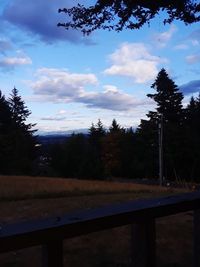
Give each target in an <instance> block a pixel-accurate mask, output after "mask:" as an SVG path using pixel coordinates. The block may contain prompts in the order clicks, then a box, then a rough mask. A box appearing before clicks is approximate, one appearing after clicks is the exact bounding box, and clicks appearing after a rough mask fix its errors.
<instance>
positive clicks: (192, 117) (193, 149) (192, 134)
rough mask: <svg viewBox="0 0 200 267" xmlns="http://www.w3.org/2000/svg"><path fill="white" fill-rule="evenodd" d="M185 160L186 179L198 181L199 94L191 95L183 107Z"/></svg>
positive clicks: (199, 153) (199, 160)
mask: <svg viewBox="0 0 200 267" xmlns="http://www.w3.org/2000/svg"><path fill="white" fill-rule="evenodd" d="M184 130H185V162H184V164H183V169H184V170H185V168H186V166H187V167H188V168H187V171H186V170H185V174H187V176H188V177H186V178H187V179H190V180H195V181H198V182H199V181H200V142H199V136H200V94H199V96H198V97H197V98H194V97H191V99H190V102H189V104H188V106H187V107H186V109H185V127H184Z"/></svg>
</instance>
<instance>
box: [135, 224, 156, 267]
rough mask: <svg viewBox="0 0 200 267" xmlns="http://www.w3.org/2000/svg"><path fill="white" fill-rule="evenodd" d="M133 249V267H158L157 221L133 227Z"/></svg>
mask: <svg viewBox="0 0 200 267" xmlns="http://www.w3.org/2000/svg"><path fill="white" fill-rule="evenodd" d="M131 249H132V251H131V253H132V254H131V258H132V267H155V266H156V229H155V220H153V219H151V220H148V221H146V222H138V223H137V224H133V225H132V226H131Z"/></svg>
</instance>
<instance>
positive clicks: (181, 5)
mask: <svg viewBox="0 0 200 267" xmlns="http://www.w3.org/2000/svg"><path fill="white" fill-rule="evenodd" d="M160 11H165V15H166V17H165V18H164V20H163V22H164V23H172V22H173V21H174V20H180V21H183V22H184V23H185V24H191V23H195V22H199V21H200V4H199V3H198V1H195V0H181V1H180V0H156V1H148V0H137V1H130V0H109V1H105V0H97V1H96V4H95V5H93V6H89V7H85V6H84V5H80V4H78V5H77V6H74V7H72V8H63V9H59V12H62V13H65V14H66V15H67V16H68V17H70V18H71V20H70V21H68V22H66V23H58V26H61V27H64V28H66V29H69V28H73V29H80V30H81V31H82V32H83V33H84V34H90V33H91V32H92V31H94V30H96V29H108V30H115V31H121V30H123V29H131V30H132V29H139V28H141V27H142V26H143V25H144V24H145V23H150V21H151V20H152V19H153V18H155V16H156V15H158V13H159V12H160Z"/></svg>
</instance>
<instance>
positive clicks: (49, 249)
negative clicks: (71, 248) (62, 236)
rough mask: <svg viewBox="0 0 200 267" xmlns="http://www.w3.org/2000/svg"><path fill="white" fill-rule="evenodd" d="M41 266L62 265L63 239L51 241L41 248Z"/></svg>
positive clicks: (52, 266)
mask: <svg viewBox="0 0 200 267" xmlns="http://www.w3.org/2000/svg"><path fill="white" fill-rule="evenodd" d="M42 253H43V255H42V258H43V267H63V241H62V240H58V241H52V242H49V243H48V244H46V245H43V248H42Z"/></svg>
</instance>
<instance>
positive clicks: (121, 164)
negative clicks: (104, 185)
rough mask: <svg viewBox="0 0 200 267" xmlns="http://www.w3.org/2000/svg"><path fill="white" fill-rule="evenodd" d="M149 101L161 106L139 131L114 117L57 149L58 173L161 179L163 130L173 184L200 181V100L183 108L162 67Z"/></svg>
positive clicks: (166, 166) (165, 163) (165, 156)
mask: <svg viewBox="0 0 200 267" xmlns="http://www.w3.org/2000/svg"><path fill="white" fill-rule="evenodd" d="M152 88H153V90H154V92H155V93H154V94H148V97H149V98H151V99H153V100H154V101H155V103H156V109H155V110H154V111H149V112H148V114H147V119H146V120H141V123H140V125H139V126H138V128H137V129H136V130H135V131H134V130H133V129H132V128H130V129H124V128H123V127H121V126H120V125H119V124H118V123H117V121H116V120H115V119H114V120H113V121H112V124H111V126H110V128H109V129H108V130H106V129H105V127H104V126H103V124H102V122H101V120H99V121H98V122H97V124H95V125H94V124H92V125H91V127H90V129H89V134H88V135H83V134H73V135H72V136H71V137H70V138H68V139H67V140H66V142H64V143H63V144H59V145H54V146H53V148H52V150H51V152H50V158H51V161H50V164H51V167H52V168H53V169H54V170H55V172H56V173H57V174H58V175H61V176H64V177H79V178H81V177H82V178H98V179H103V178H109V177H127V178H148V179H157V178H158V175H159V152H158V148H159V141H158V127H159V124H160V123H161V120H162V128H163V175H164V177H165V179H167V180H183V179H184V180H187V181H200V139H199V138H200V96H198V97H196V98H194V97H192V98H191V100H190V102H189V104H188V105H187V107H185V108H183V105H182V100H183V94H182V93H181V92H180V91H179V88H178V87H177V85H176V84H175V83H174V81H173V80H172V79H171V78H170V77H169V76H168V74H167V72H166V71H165V69H162V70H161V71H160V72H159V73H158V75H157V78H156V80H155V82H154V83H153V85H152Z"/></svg>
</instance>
